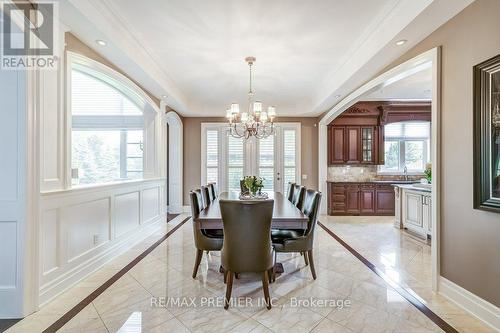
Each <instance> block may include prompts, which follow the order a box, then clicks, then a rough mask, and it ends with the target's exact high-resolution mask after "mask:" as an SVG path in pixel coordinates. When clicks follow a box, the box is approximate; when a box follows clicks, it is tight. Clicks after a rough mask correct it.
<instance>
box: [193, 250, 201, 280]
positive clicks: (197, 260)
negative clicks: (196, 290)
mask: <svg viewBox="0 0 500 333" xmlns="http://www.w3.org/2000/svg"><path fill="white" fill-rule="evenodd" d="M202 257H203V250H197V251H196V259H195V261H194V269H193V279H195V278H196V274H197V273H198V267H199V266H200V262H201V258H202Z"/></svg>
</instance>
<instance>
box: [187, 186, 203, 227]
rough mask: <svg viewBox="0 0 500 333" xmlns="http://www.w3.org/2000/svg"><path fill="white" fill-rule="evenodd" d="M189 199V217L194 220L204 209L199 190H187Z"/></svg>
mask: <svg viewBox="0 0 500 333" xmlns="http://www.w3.org/2000/svg"><path fill="white" fill-rule="evenodd" d="M189 199H190V201H191V217H192V219H193V220H195V219H197V218H198V216H199V215H200V212H201V211H202V210H203V209H204V207H203V199H202V196H201V190H200V189H197V190H194V191H191V192H189Z"/></svg>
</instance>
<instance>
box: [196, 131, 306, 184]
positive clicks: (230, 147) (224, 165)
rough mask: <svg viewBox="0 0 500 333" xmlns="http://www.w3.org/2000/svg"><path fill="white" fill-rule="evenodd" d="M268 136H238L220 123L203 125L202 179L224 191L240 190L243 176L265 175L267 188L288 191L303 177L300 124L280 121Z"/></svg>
mask: <svg viewBox="0 0 500 333" xmlns="http://www.w3.org/2000/svg"><path fill="white" fill-rule="evenodd" d="M275 126H276V131H275V134H274V135H271V136H269V137H267V138H265V139H256V138H253V137H252V138H250V139H248V140H245V139H237V138H233V137H231V136H230V135H229V134H228V131H227V127H226V126H221V125H220V124H202V145H201V146H202V170H201V175H202V176H201V182H202V184H205V183H207V182H217V183H218V186H219V188H220V189H221V191H239V190H240V179H242V178H243V177H244V176H249V175H257V176H260V177H262V178H264V190H268V191H277V192H282V193H286V189H287V187H288V186H287V185H288V183H289V182H298V181H299V179H300V123H277V124H276V125H275Z"/></svg>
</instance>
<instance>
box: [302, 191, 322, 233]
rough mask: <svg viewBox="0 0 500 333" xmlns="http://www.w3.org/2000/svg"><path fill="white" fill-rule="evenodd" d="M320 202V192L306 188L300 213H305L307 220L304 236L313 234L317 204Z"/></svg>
mask: <svg viewBox="0 0 500 333" xmlns="http://www.w3.org/2000/svg"><path fill="white" fill-rule="evenodd" d="M320 204H321V192H319V191H316V190H307V191H306V193H305V195H304V204H303V207H302V213H304V215H307V217H308V218H309V221H308V223H307V230H306V232H305V234H304V235H305V236H308V235H313V234H314V228H315V227H316V221H317V219H318V211H319V205H320Z"/></svg>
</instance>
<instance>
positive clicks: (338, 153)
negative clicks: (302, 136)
mask: <svg viewBox="0 0 500 333" xmlns="http://www.w3.org/2000/svg"><path fill="white" fill-rule="evenodd" d="M430 119H431V104H430V103H429V102H375V101H372V102H359V103H356V104H355V105H353V106H351V107H350V108H349V109H347V110H346V111H344V112H343V113H342V114H341V115H340V116H339V117H337V118H335V120H333V121H332V122H331V123H330V124H329V125H328V165H342V164H347V165H353V164H358V165H366V164H376V165H382V164H384V162H385V161H384V154H385V152H384V126H385V125H386V124H389V123H393V122H398V121H409V120H426V121H430Z"/></svg>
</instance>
